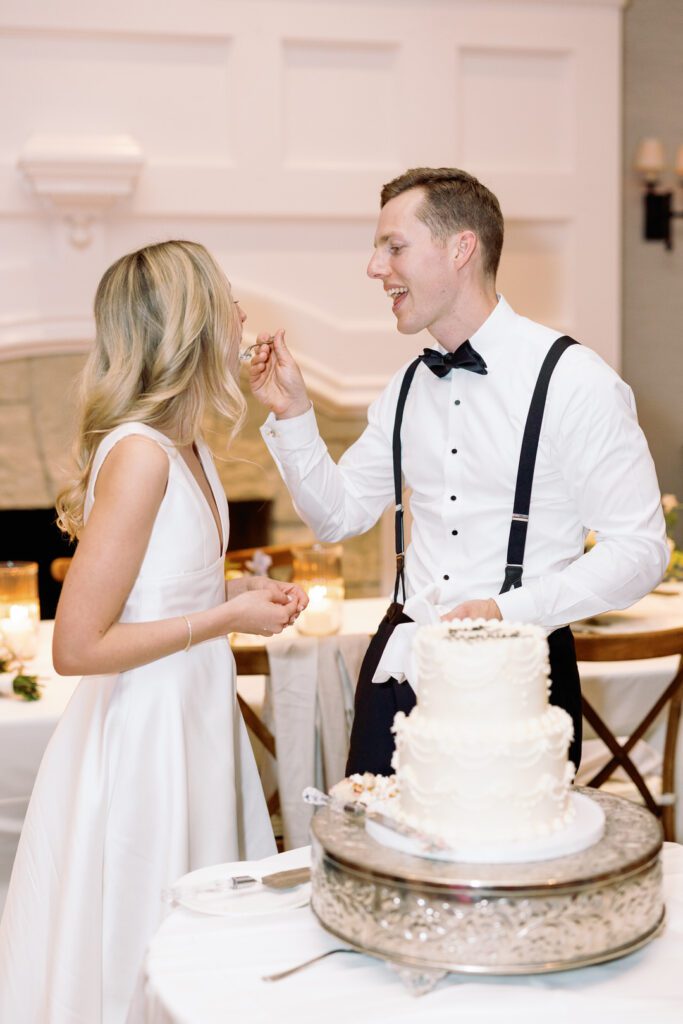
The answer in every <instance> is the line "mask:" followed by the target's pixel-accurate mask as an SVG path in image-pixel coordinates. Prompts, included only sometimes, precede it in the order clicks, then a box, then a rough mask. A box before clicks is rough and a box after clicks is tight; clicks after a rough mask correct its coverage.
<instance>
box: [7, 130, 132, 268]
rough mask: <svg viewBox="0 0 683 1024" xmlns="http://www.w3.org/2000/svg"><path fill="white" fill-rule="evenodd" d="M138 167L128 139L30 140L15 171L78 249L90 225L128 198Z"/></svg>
mask: <svg viewBox="0 0 683 1024" xmlns="http://www.w3.org/2000/svg"><path fill="white" fill-rule="evenodd" d="M143 162H144V160H143V155H142V150H141V148H140V146H139V145H138V144H137V142H136V141H135V140H134V139H132V138H131V137H130V136H128V135H75V136H72V135H34V136H32V137H31V138H30V139H28V141H27V142H26V144H25V146H24V148H23V149H22V151H21V154H20V156H19V159H18V161H17V166H18V167H19V169H20V170H21V171H22V172H23V175H24V177H25V178H26V180H27V181H28V183H29V185H30V187H31V188H32V190H33V192H34V193H35V195H36V197H37V198H38V199H39V200H41V201H43V202H44V203H46V204H47V205H48V206H51V207H53V208H55V209H56V210H57V212H58V213H59V214H60V215H61V216H63V217H64V218H65V220H66V222H67V224H68V225H69V238H70V241H71V243H72V245H74V246H76V248H83V247H85V246H87V245H89V244H90V242H91V241H92V225H93V222H94V220H95V219H96V218H98V217H100V216H101V215H102V213H103V212H104V211H105V210H107V209H108V208H109V207H110V206H111V205H112V204H113V203H114V202H116V201H117V200H121V199H127V198H129V197H130V196H131V195H132V194H133V190H134V188H135V185H136V184H137V180H138V176H139V174H140V170H141V169H142V165H143Z"/></svg>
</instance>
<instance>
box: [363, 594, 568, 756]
mask: <svg viewBox="0 0 683 1024" xmlns="http://www.w3.org/2000/svg"><path fill="white" fill-rule="evenodd" d="M402 622H412V619H410V618H409V616H407V615H405V614H404V613H403V606H402V605H400V604H392V605H391V606H390V607H389V609H388V611H387V614H386V615H385V616H384V618H383V619H382V621H381V623H380V625H379V628H378V630H377V633H376V634H375V636H374V637H373V638H372V640H371V641H370V646H369V647H368V649H367V652H366V654H365V658H364V660H363V664H362V665H361V668H360V675H359V677H358V686H357V687H356V698H355V717H354V720H353V728H352V730H351V743H350V747H349V757H348V761H347V763H346V774H347V775H353V774H354V773H355V772H372V773H373V774H375V775H391V772H392V767H391V757H392V754H393V753H394V737H393V734H392V732H391V726H392V723H393V721H394V715H395V714H396V712H397V711H404V712H405V713H406V714H409V713H410V712H411V711H412V709H413V708H414V707H415V703H416V699H415V693H414V692H413V689H412V687H411V686H410V684H409V683H407V682H406V683H397V682H396V680H395V679H389V680H387V682H386V683H373V681H372V677H373V676H374V674H375V671H376V669H377V666H378V664H379V660H380V658H381V657H382V653H383V651H384V648H385V647H386V645H387V642H388V640H389V637H390V636H391V634H392V632H393V631H394V629H395V628H396V626H398V625H399V624H400V623H402ZM548 648H549V654H550V703H551V704H556V705H558V707H561V708H564V710H565V711H567V712H568V713H569V715H570V717H571V719H572V722H573V723H574V739H573V741H572V744H571V746H570V748H569V758H570V760H572V761H573V762H574V764H575V765H576V767H577V768H578V766H579V762H580V760H581V725H582V719H581V684H580V681H579V671H578V668H577V666H576V651H575V650H574V637H573V636H572V631H571V630H570V628H569V626H564V627H563V628H562V629H556V630H555V631H554V632H553V633H551V634H550V636H549V637H548Z"/></svg>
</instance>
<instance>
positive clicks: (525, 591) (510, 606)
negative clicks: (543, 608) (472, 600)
mask: <svg viewBox="0 0 683 1024" xmlns="http://www.w3.org/2000/svg"><path fill="white" fill-rule="evenodd" d="M493 600H494V601H495V602H496V604H497V605H498V607H499V609H500V614H501V615H502V616H503V618H504V619H505V620H506V621H507V622H524V623H531V624H532V625H538V622H539V619H540V617H541V616H540V613H539V610H538V606H537V604H536V599H535V598H534V595H533V593H532V592H531V590H530V589H529V588H528V587H517V588H516V589H515V590H508V591H507V592H506V593H505V594H498V595H496V597H494V598H493Z"/></svg>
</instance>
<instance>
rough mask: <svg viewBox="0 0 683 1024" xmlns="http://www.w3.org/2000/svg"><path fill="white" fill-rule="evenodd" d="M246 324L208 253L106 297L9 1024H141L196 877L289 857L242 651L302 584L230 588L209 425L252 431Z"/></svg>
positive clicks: (181, 256) (279, 625)
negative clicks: (173, 917)
mask: <svg viewBox="0 0 683 1024" xmlns="http://www.w3.org/2000/svg"><path fill="white" fill-rule="evenodd" d="M245 319H246V317H245V315H244V313H243V312H242V310H241V309H240V307H239V305H238V304H237V302H236V301H235V300H234V299H233V297H232V294H231V291H230V285H229V283H228V281H227V280H226V278H225V276H224V274H223V272H222V271H221V269H220V268H219V266H218V265H217V263H216V262H215V261H214V259H213V258H212V257H211V256H210V255H209V253H208V252H207V251H206V250H205V249H204V248H203V247H202V246H200V245H197V244H194V243H191V242H176V241H174V242H165V243H162V244H159V245H152V246H149V247H147V248H145V249H141V250H140V251H139V252H135V253H132V254H130V255H128V256H124V257H123V258H122V259H120V260H118V261H117V262H116V263H115V264H114V265H113V266H112V267H110V268H109V270H107V272H106V273H105V275H104V277H103V278H102V281H101V282H100V285H99V287H98V290H97V295H96V299H95V320H96V340H95V346H94V349H93V351H92V353H91V355H90V358H89V360H88V362H87V364H86V367H85V369H84V372H83V377H82V381H81V397H80V431H79V438H78V444H77V464H78V476H77V478H76V480H75V481H74V482H73V484H72V486H70V487H69V488H68V489H67V490H65V491H64V492H63V493H62V494H61V495H60V497H59V499H58V502H57V509H58V519H59V523H60V525H61V527H62V529H64V530H65V531H66V532H67V533H68V534H69V535H70V536H71V537H72V538H78V541H79V543H78V548H77V549H76V552H75V555H74V558H73V562H72V565H71V567H70V569H69V573H68V576H67V578H66V580H65V583H64V588H63V592H62V596H61V600H60V603H59V607H58V609H57V616H56V622H55V632H54V646H53V656H54V663H55V667H56V669H57V671H58V672H60V673H62V674H68V675H76V674H83V676H84V678H83V679H82V681H81V683H80V684H79V686H78V688H77V690H76V692H75V694H74V696H73V698H72V700H71V702H70V703H69V705H68V707H67V709H66V711H65V712H64V715H63V717H62V719H61V720H60V722H59V725H58V727H57V729H56V731H55V733H54V735H53V738H52V740H51V742H50V744H49V746H48V748H47V750H46V753H45V756H44V758H43V761H42V764H41V767H40V771H39V773H38V777H37V780H36V783H35V788H34V791H33V795H32V798H31V803H30V806H29V809H28V813H27V816H26V821H25V824H24V828H23V831H22V835H21V840H20V844H19V849H18V852H17V857H16V861H15V865H14V870H13V874H12V879H11V882H10V889H9V893H8V897H7V903H6V906H5V912H4V915H3V918H2V922H1V923H0V1020H1V1021H3V1022H7V1024H10V1022H12V1024H20V1022H21V1024H67V1022H68V1024H99V1022H102V1024H124V1022H125V1021H129V1022H134V1021H141V1020H142V1017H143V1008H142V1004H141V997H142V986H141V968H142V962H143V956H144V952H145V948H146V945H147V943H148V941H149V939H150V938H151V936H152V935H153V933H154V932H155V930H156V929H157V927H158V925H159V923H160V921H161V918H162V916H163V912H164V910H163V905H162V902H161V898H160V894H161V890H162V889H163V888H164V887H165V886H167V885H169V884H170V883H172V882H173V881H174V880H175V879H176V878H177V877H178V876H180V875H183V874H185V873H186V872H188V871H192V870H194V869H196V868H199V867H202V866H205V865H209V864H216V863H220V862H225V861H235V860H240V859H245V858H246V859H256V858H261V857H266V856H268V855H270V854H272V853H274V852H275V844H274V841H273V835H272V831H271V827H270V821H269V817H268V812H267V809H266V804H265V800H264V797H263V792H262V790H261V785H260V781H259V777H258V774H257V771H256V765H255V762H254V758H253V755H252V752H251V747H250V744H249V740H248V737H247V735H246V730H245V727H244V723H243V722H242V719H241V716H240V713H239V709H238V706H237V702H236V692H235V665H234V660H233V657H232V653H231V651H230V647H229V644H228V641H227V638H226V634H228V633H229V632H231V631H233V630H236V631H239V632H246V633H257V634H260V635H262V636H269V635H271V634H273V633H279V632H280V631H281V630H282V629H284V628H285V627H286V626H287V625H288V624H290V623H292V622H293V621H294V620H295V618H296V617H297V615H298V613H299V612H300V611H301V610H302V608H303V607H304V606H305V604H306V596H305V594H304V593H303V592H302V591H301V590H300V589H299V588H298V587H295V586H293V585H288V584H282V583H277V582H275V581H273V580H268V579H266V578H263V577H261V578H259V577H256V578H249V579H247V580H235V581H230V584H229V586H228V588H227V589H226V584H225V581H224V570H223V565H224V556H225V551H226V547H227V542H228V534H229V517H228V505H227V502H226V499H225V494H224V493H223V490H222V487H221V484H220V481H219V478H218V474H217V473H216V469H215V467H214V465H213V462H212V460H211V456H210V454H209V451H208V448H207V446H206V444H205V443H204V441H203V440H202V436H201V422H202V419H203V416H204V414H205V412H207V411H209V410H214V411H216V412H218V413H219V414H221V415H223V416H224V417H225V418H226V419H227V420H228V422H229V423H231V424H232V427H233V433H234V431H235V429H236V428H237V427H238V426H239V424H240V422H241V420H242V417H243V414H244V399H243V397H242V395H241V393H240V390H239V386H238V383H237V374H238V351H239V344H240V339H241V334H242V323H243V322H244V320H245Z"/></svg>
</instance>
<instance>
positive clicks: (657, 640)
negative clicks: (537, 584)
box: [574, 628, 683, 841]
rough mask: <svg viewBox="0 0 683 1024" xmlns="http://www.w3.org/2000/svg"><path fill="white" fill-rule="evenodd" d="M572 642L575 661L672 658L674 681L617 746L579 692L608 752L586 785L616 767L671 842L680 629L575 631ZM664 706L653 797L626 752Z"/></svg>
mask: <svg viewBox="0 0 683 1024" xmlns="http://www.w3.org/2000/svg"><path fill="white" fill-rule="evenodd" d="M574 641H575V644H576V656H577V659H578V661H579V662H582V661H586V662H600V661H632V660H638V659H642V658H663V657H667V656H669V655H678V657H679V660H678V666H677V671H676V674H675V676H674V678H673V679H672V680H671V682H670V683H669V684H668V685H667V686H666V687H665V689H664V690H663V691H662V693H661V694H660V695H659V696H658V697H657V699H656V700H655V701H654V702H653V704H652V706H651V707H650V709H649V711H648V712H647V714H646V715H644V717H643V718H642V720H641V721H640V722H639V724H638V725H637V726H636V728H635V729H634V730H633V732H632V733H631V735H630V736H629V737H628V738H627V739H626V740H625V741H624V742H623V743H622V742H620V741H619V740H618V739H617V737H616V736H615V735H614V733H613V732H612V730H611V729H610V727H609V725H607V723H606V722H605V721H604V719H603V718H602V717H601V715H599V714H598V712H597V711H596V710H595V708H594V707H593V706H592V704H591V703H590V701H589V700H588V698H587V697H586V696H585V694H584V695H582V705H583V715H584V718H585V719H586V721H587V722H588V723H589V725H590V726H591V727H592V728H593V730H594V732H595V734H596V735H597V736H598V737H599V738H600V739H601V740H602V742H603V743H604V744H605V746H606V747H607V748H608V750H609V752H610V754H611V757H610V758H609V760H608V761H607V763H606V764H605V765H604V766H603V767H602V768H601V769H600V770H599V771H598V772H597V773H596V774H595V775H594V776H593V778H592V779H590V780H589V781H588V782H587V783H586V784H587V785H588V786H593V787H595V788H598V787H600V786H602V785H603V784H604V783H605V782H606V781H607V780H608V779H609V778H610V776H611V775H613V774H614V772H615V771H616V770H617V768H619V767H621V768H623V770H624V771H625V772H626V774H627V775H628V777H629V779H630V780H631V782H632V783H633V785H634V786H635V788H636V789H637V791H638V793H639V794H640V796H641V798H642V800H643V802H644V804H645V806H646V807H648V808H649V810H650V811H652V813H653V814H655V815H657V817H658V818H660V819H661V822H662V826H663V828H664V836H665V838H666V839H668V840H671V841H675V833H676V829H675V811H676V808H675V798H676V793H675V780H676V773H675V769H676V746H677V741H678V733H679V725H680V718H681V704H682V702H683V628H679V629H662V630H655V631H651V632H647V633H646V632H643V633H611V634H607V633H603V634H599V633H577V634H575V636H574ZM667 705H668V710H667V718H666V732H665V739H664V752H663V760H662V777H661V788H662V792H661V795H660V796H656V795H655V794H653V792H652V790H651V788H650V786H649V785H648V783H647V781H646V779H645V778H644V777H643V775H642V773H641V772H640V771H639V769H638V767H637V766H636V765H635V764H634V762H633V760H632V758H631V756H630V753H631V751H632V750H633V748H634V747H635V745H636V743H637V742H638V741H639V740H640V739H642V738H643V737H644V736H645V735H646V733H647V731H648V729H650V727H651V726H652V725H653V723H654V722H655V720H656V719H657V718H658V716H659V715H660V714H662V712H664V710H665V709H666V708H667ZM679 795H680V794H679Z"/></svg>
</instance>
